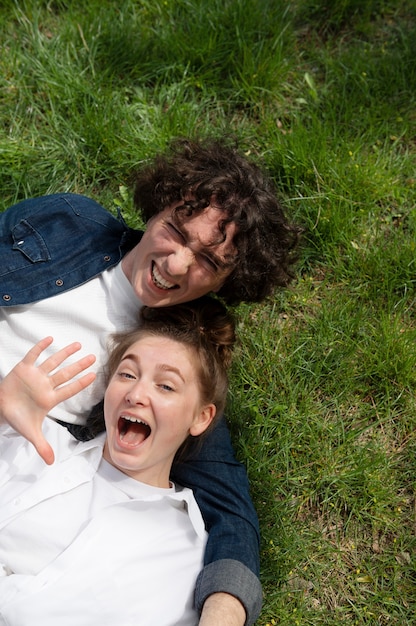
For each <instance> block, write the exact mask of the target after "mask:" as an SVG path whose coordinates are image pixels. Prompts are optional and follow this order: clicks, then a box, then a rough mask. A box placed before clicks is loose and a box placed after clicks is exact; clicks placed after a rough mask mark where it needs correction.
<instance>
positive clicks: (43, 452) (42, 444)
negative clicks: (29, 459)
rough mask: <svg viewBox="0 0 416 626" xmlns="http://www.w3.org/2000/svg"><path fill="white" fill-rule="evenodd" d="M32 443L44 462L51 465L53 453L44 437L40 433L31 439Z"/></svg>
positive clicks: (53, 459) (53, 458)
mask: <svg viewBox="0 0 416 626" xmlns="http://www.w3.org/2000/svg"><path fill="white" fill-rule="evenodd" d="M32 443H33V445H34V446H35V448H36V451H37V453H38V454H39V456H40V457H41V458H42V459H43V460H44V461H45V463H46V464H47V465H52V463H53V462H54V461H55V454H54V451H53V449H52V447H51V446H50V445H49V443H48V442H47V441H46V439H45V437H44V436H43V435H42V434H39V436H38V437H36V438H35V439H33V441H32Z"/></svg>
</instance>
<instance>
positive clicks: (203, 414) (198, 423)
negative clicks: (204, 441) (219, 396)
mask: <svg viewBox="0 0 416 626" xmlns="http://www.w3.org/2000/svg"><path fill="white" fill-rule="evenodd" d="M216 412H217V407H216V406H215V404H208V405H207V406H205V407H204V408H202V409H201V411H200V413H199V414H198V415H197V416H196V417H195V419H194V421H193V422H192V425H191V427H190V429H189V434H190V435H192V436H193V437H197V436H198V435H201V434H202V433H203V432H205V431H206V429H207V428H208V426H209V425H210V424H211V422H212V420H213V419H214V417H215V414H216Z"/></svg>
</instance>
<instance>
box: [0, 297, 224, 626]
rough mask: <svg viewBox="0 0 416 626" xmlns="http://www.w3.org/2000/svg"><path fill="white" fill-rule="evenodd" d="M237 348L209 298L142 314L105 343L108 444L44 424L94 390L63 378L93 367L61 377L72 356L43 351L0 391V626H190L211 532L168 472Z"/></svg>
mask: <svg viewBox="0 0 416 626" xmlns="http://www.w3.org/2000/svg"><path fill="white" fill-rule="evenodd" d="M234 339H235V336H234V325H233V322H232V319H231V318H230V317H229V315H228V314H227V312H226V310H225V308H223V306H222V305H221V304H220V303H219V302H218V301H216V300H214V299H211V298H209V297H204V298H201V299H199V300H197V301H194V302H191V303H188V304H181V305H176V306H172V307H166V308H155V309H152V308H148V307H144V308H143V309H142V313H141V321H140V326H139V328H138V329H137V330H135V331H132V332H129V333H125V334H119V335H117V336H115V337H114V345H113V347H112V350H111V354H110V358H109V360H108V365H107V373H106V376H107V381H108V384H107V390H106V394H105V399H104V420H105V432H103V433H102V434H100V435H98V436H97V437H95V438H94V439H91V440H90V441H87V442H79V441H76V440H75V439H73V438H72V436H71V435H70V434H69V433H68V431H67V430H66V429H65V428H62V426H60V425H59V424H57V423H56V422H55V421H54V420H52V419H44V417H45V415H46V414H47V412H48V411H49V410H50V408H51V407H52V406H53V405H54V404H56V402H58V401H60V400H62V399H63V398H66V397H70V396H71V395H73V394H74V393H76V392H78V391H79V390H80V389H83V388H85V387H86V386H87V385H88V384H89V383H90V382H92V380H93V379H94V375H92V374H85V375H84V376H83V377H81V378H79V379H77V380H72V379H73V377H74V376H75V375H76V374H79V373H80V372H82V371H83V370H85V369H86V368H87V367H88V366H89V365H90V364H91V363H92V361H93V357H91V356H89V357H84V358H83V359H80V360H79V361H78V362H77V363H76V364H72V365H68V366H66V367H62V368H61V369H59V366H60V365H61V364H62V363H63V361H64V360H65V358H66V357H67V356H68V355H69V354H73V353H74V352H75V351H77V350H78V349H79V347H80V346H79V344H78V345H77V344H73V345H71V346H69V347H68V348H66V349H64V350H61V351H59V352H58V353H57V354H56V355H54V356H53V357H49V358H48V359H46V361H45V362H44V363H42V364H41V365H38V366H36V361H37V359H38V357H39V356H40V355H41V353H42V352H43V350H44V349H45V348H46V347H47V346H49V345H50V343H51V341H52V339H51V338H47V339H44V340H42V341H40V342H39V343H38V344H36V346H35V347H34V348H32V350H30V352H29V353H28V354H27V355H26V357H25V358H24V359H23V360H22V361H21V362H20V363H19V364H18V365H17V366H16V367H15V368H14V369H13V370H12V372H11V373H10V374H9V375H8V376H7V377H6V378H5V379H4V380H3V381H2V382H1V383H0V624H7V625H8V626H23V625H25V626H28V625H29V624H30V626H33V625H37V624H42V626H49V625H51V626H52V625H53V626H56V624H59V626H65V625H66V624H68V626H69V625H71V626H73V624H83V625H85V626H88V625H91V626H92V625H95V624H97V626H98V625H100V626H103V625H106V624H108V625H109V626H110V625H111V626H113V625H114V624H118V625H119V626H124V625H126V626H127V625H129V624H135V625H137V624H144V625H146V626H149V625H151V624H158V626H161V625H174V624H175V625H178V624H180V625H183V626H185V625H188V624H189V625H191V624H196V623H197V621H198V619H197V614H196V612H195V611H194V609H193V601H192V598H193V592H194V585H195V580H196V578H197V575H198V573H199V571H200V569H201V565H202V559H203V552H204V546H205V541H206V533H205V530H204V525H203V521H202V517H201V515H200V512H199V509H198V507H197V505H196V502H195V500H194V498H193V494H192V492H191V491H190V490H188V489H181V488H180V487H179V486H177V485H173V484H172V483H171V482H170V480H169V473H170V468H171V465H172V462H173V459H174V457H175V455H176V454H177V452H178V450H179V449H180V448H181V447H182V446H183V445H186V441H187V439H188V438H189V437H197V436H200V435H201V434H202V433H204V432H205V431H206V430H207V429H208V428H209V427H210V426H211V424H212V423H213V420H214V418H215V415H217V414H218V415H220V414H221V412H222V410H223V408H224V404H225V399H226V393H227V372H226V370H227V367H228V365H229V363H230V359H231V350H232V346H233V343H234ZM41 426H42V432H40V429H41ZM102 426H103V427H104V422H103V424H102ZM93 428H94V430H95V431H96V430H97V423H95V424H94V425H93ZM98 430H100V426H99V425H98ZM20 433H22V434H20ZM30 441H31V442H32V443H34V444H35V445H34V446H33V445H32V444H31V443H30ZM38 452H39V454H38ZM40 455H41V456H42V458H41V456H40ZM43 459H44V460H46V461H47V464H45V463H44V460H43Z"/></svg>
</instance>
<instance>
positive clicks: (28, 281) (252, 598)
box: [0, 194, 262, 625]
mask: <svg viewBox="0 0 416 626" xmlns="http://www.w3.org/2000/svg"><path fill="white" fill-rule="evenodd" d="M142 234H143V233H142V232H141V231H136V230H133V229H132V228H129V227H128V226H127V224H126V223H125V222H124V220H123V219H122V218H121V216H119V217H118V219H117V218H116V217H113V215H111V213H109V212H108V211H107V210H106V209H104V208H103V207H102V206H100V205H99V204H98V203H97V202H95V201H94V200H91V199H89V198H86V197H85V196H80V195H75V194H55V195H49V196H44V197H40V198H32V199H29V200H24V201H23V202H20V203H19V204H16V205H14V206H13V207H10V208H9V209H8V210H7V211H5V212H4V213H1V214H0V306H4V307H7V306H16V305H19V304H29V303H31V302H36V301H37V300H42V299H45V298H49V297H51V296H54V295H56V294H58V293H61V292H63V291H66V290H68V289H73V288H75V287H77V286H78V285H81V284H83V283H85V282H87V281H88V280H91V279H92V278H94V277H95V276H97V275H99V274H101V272H103V271H104V270H106V269H109V268H110V267H112V266H114V265H116V264H117V263H119V261H120V260H121V259H122V257H123V256H124V254H125V253H126V252H128V251H129V250H130V249H131V248H133V247H134V246H135V245H136V244H137V243H138V242H139V241H140V238H141V236H142ZM172 479H173V480H174V481H175V482H178V483H180V484H182V485H184V486H185V487H190V488H191V489H193V491H194V493H195V497H196V499H197V502H198V504H199V506H200V508H201V511H202V514H203V517H204V521H205V524H206V526H207V530H208V531H209V540H208V544H207V548H206V553H205V563H204V565H205V567H204V569H203V570H202V571H201V573H200V575H199V577H198V580H197V585H196V592H195V594H196V595H195V603H196V607H197V609H198V610H201V609H202V606H203V603H204V601H205V599H206V598H207V597H208V596H209V595H211V594H213V593H215V592H221V591H222V592H226V593H230V594H231V595H234V596H236V597H237V598H239V599H240V601H241V602H242V603H243V605H244V606H245V608H246V612H247V621H246V624H247V625H248V624H252V623H254V622H255V620H256V619H257V617H258V614H259V612H260V609H261V603H262V591H261V585H260V582H259V579H258V574H259V529H258V521H257V515H256V513H255V510H254V507H253V505H252V502H251V499H250V495H249V485H248V480H247V476H246V472H245V469H244V468H243V466H242V465H241V464H240V463H238V462H237V461H236V459H235V457H234V452H233V449H232V445H231V440H230V435H229V432H228V428H227V426H226V423H225V420H224V419H223V420H222V421H220V422H219V424H218V426H217V427H216V428H215V429H214V430H213V431H212V432H211V433H210V435H208V436H207V438H206V439H205V440H204V443H203V445H202V446H201V447H200V448H199V449H197V450H196V451H195V452H194V453H193V454H192V453H191V454H190V455H189V456H188V457H187V458H186V459H185V460H183V461H182V462H181V464H177V465H176V466H175V467H174V468H173V470H172Z"/></svg>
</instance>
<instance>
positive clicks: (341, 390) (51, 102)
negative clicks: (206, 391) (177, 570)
mask: <svg viewBox="0 0 416 626" xmlns="http://www.w3.org/2000/svg"><path fill="white" fill-rule="evenodd" d="M0 37H1V39H0V41H1V54H0V119H1V126H0V184H1V189H2V196H1V199H0V204H1V206H0V210H3V209H5V208H6V207H7V206H9V205H11V204H13V203H15V202H17V201H18V200H21V199H23V198H26V197H30V196H34V195H40V194H47V193H53V192H58V191H59V192H61V191H72V192H77V193H84V194H86V195H89V196H91V197H93V198H95V199H96V200H98V201H99V202H101V203H102V204H103V205H104V206H106V207H108V208H109V209H110V210H111V211H116V210H117V209H118V208H120V209H121V210H122V212H123V214H124V215H125V217H126V219H127V221H128V222H129V223H130V224H131V225H133V226H135V225H137V224H139V223H140V220H139V218H138V217H137V216H136V215H134V214H133V212H132V209H131V187H130V181H131V176H132V173H133V172H134V170H135V168H136V167H137V166H138V165H140V163H142V162H143V161H145V160H146V159H147V158H148V157H149V156H151V155H153V154H155V153H156V152H157V151H159V150H161V149H163V148H164V147H165V146H166V145H167V143H168V142H169V141H170V140H171V139H172V138H174V137H177V136H200V135H202V136H204V135H214V136H217V135H220V136H223V135H227V136H230V137H235V138H237V139H238V141H239V144H240V146H241V149H242V150H243V151H244V152H246V153H247V154H250V155H251V157H252V158H253V159H255V160H256V161H258V162H260V163H262V164H264V165H265V167H267V169H268V170H269V171H270V173H271V174H272V176H273V177H274V179H275V180H276V183H277V185H278V188H279V193H280V198H281V201H282V203H283V204H284V205H285V207H286V209H287V211H288V213H289V214H290V215H291V216H292V217H293V219H295V220H296V221H298V222H299V223H300V224H301V225H302V226H303V227H304V229H305V231H304V237H303V243H302V246H301V249H300V253H299V261H298V266H297V275H296V279H295V280H294V281H293V283H292V284H291V286H290V287H289V288H288V289H287V290H285V291H282V292H280V293H277V294H276V295H275V296H274V297H273V298H272V299H270V301H268V302H267V303H264V304H261V305H256V306H247V305H245V304H243V305H241V306H240V307H238V309H237V311H236V314H237V317H238V327H239V333H240V337H241V345H240V346H239V348H238V355H237V358H236V361H235V364H234V368H233V372H232V385H231V393H230V402H229V406H228V410H227V414H228V417H229V420H230V425H231V429H232V434H233V438H234V442H235V448H236V451H237V455H238V457H239V458H240V459H241V461H243V462H244V463H245V465H246V467H247V470H248V473H249V477H250V481H251V485H252V495H253V499H254V502H255V504H256V507H257V511H258V514H259V519H260V525H261V534H262V548H261V550H262V551H261V557H262V574H261V577H262V583H263V587H264V607H263V611H262V614H261V616H260V618H259V620H258V622H257V624H258V626H266V625H270V624H280V625H282V626H298V625H299V626H300V625H302V626H303V625H313V626H317V625H327V626H338V625H340V624H343V623H346V624H351V625H353V624H357V625H361V624H374V625H386V626H387V625H389V626H390V625H397V626H403V625H407V624H409V625H410V624H413V623H416V565H415V555H416V550H415V548H416V540H415V531H416V500H415V477H416V437H415V424H416V400H415V392H416V317H415V310H416V303H415V299H416V298H415V291H416V290H415V284H416V233H415V231H416V207H415V205H416V62H415V59H416V6H415V3H414V1H412V0H367V1H366V2H365V1H363V0H333V1H332V2H331V0H293V2H287V1H285V0H221V2H220V1H219V0H210V1H209V2H207V1H204V0H163V1H162V0H137V1H133V0H121V1H120V2H110V1H109V0H90V1H89V2H85V0H73V1H70V0H67V1H65V0H50V1H46V0H41V1H35V0H26V1H24V0H22V1H20V0H14V1H12V0H2V1H1V3H0Z"/></svg>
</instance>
